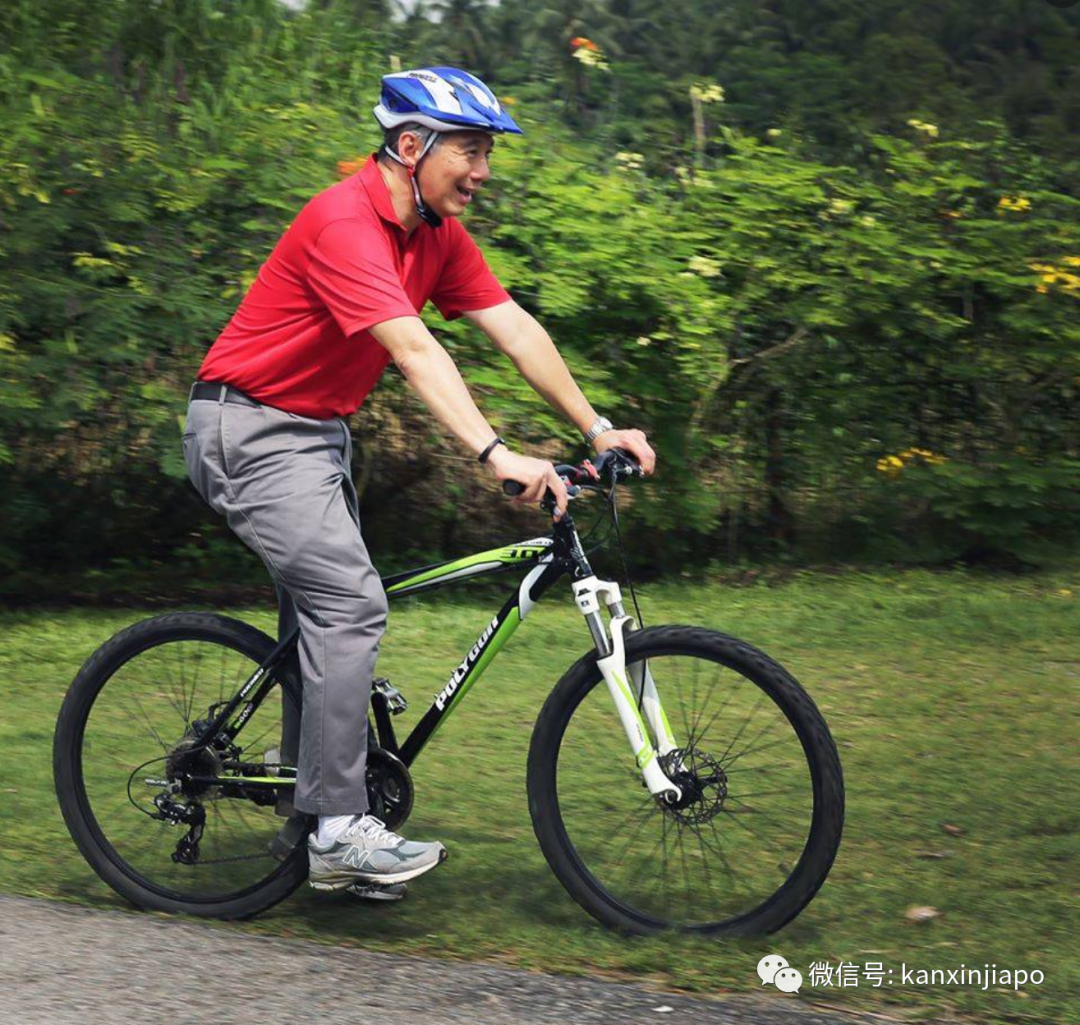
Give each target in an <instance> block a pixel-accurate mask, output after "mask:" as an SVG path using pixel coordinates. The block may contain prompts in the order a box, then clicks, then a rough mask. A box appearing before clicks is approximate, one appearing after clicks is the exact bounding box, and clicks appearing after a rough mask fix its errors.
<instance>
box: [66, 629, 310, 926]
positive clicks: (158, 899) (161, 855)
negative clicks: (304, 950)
mask: <svg viewBox="0 0 1080 1025" xmlns="http://www.w3.org/2000/svg"><path fill="white" fill-rule="evenodd" d="M273 647H274V642H273V641H272V640H271V639H270V638H269V637H268V636H267V635H266V634H264V633H262V632H261V631H259V630H256V629H255V628H254V627H252V626H249V625H248V624H246V623H242V622H239V621H237V620H233V619H227V618H225V617H223V616H218V615H214V614H211V613H187V612H184V613H173V614H170V615H165V616H160V617H157V618H155V619H150V620H146V621H144V622H142V623H137V624H135V625H134V626H131V627H129V628H128V629H126V630H123V631H121V632H120V633H118V634H117V635H116V636H115V637H113V638H111V639H110V640H109V641H107V642H106V643H105V644H104V645H103V646H102V647H101V648H99V649H98V650H97V651H96V652H95V653H94V654H93V655H92V656H91V657H90V658H89V659H88V660H87V662H86V664H85V665H84V666H83V667H82V669H81V670H80V671H79V674H78V676H76V678H75V680H74V681H73V683H72V685H71V687H70V689H69V690H68V693H67V696H66V697H65V699H64V703H63V705H62V707H61V710H60V716H59V720H58V722H57V728H56V737H55V742H54V750H53V768H54V775H55V781H56V790H57V795H58V797H59V800H60V808H61V810H62V812H63V815H64V821H65V822H66V823H67V826H68V829H69V831H70V832H71V836H72V838H73V839H74V841H75V843H76V844H77V845H78V848H79V850H80V851H81V852H82V854H83V856H84V857H85V858H86V860H87V861H88V862H89V863H90V865H91V866H92V867H93V869H94V871H95V872H97V874H98V875H99V876H101V878H102V879H104V880H105V882H107V883H108V884H109V885H110V886H111V887H112V888H113V889H114V890H116V891H117V892H118V893H120V894H121V895H122V896H124V897H126V898H127V899H128V900H130V901H132V902H133V903H135V904H137V905H139V906H140V907H145V908H153V909H155V910H160V911H174V912H184V913H186V914H192V915H204V916H213V917H221V918H238V917H245V916H248V915H253V914H257V913H258V912H260V911H263V910H265V909H266V908H269V907H271V906H272V905H274V904H276V903H277V902H278V901H280V900H282V899H284V898H285V897H287V896H288V895H289V894H290V893H292V892H293V891H294V890H295V889H296V887H297V886H299V885H300V884H301V883H302V882H303V881H304V879H305V878H306V876H307V870H308V861H307V849H306V845H305V843H304V840H305V838H306V832H307V831H306V828H304V826H306V822H303V821H300V822H296V821H294V822H293V823H292V825H291V828H290V829H288V830H286V831H285V832H282V830H283V827H285V826H286V822H287V821H288V820H287V819H286V818H283V817H281V816H279V815H278V814H276V810H275V806H276V804H277V797H278V796H279V794H280V796H282V797H291V796H292V788H291V787H289V786H286V787H282V789H281V790H280V791H277V790H272V789H271V790H262V791H256V790H255V788H248V789H247V790H244V789H243V788H242V787H239V786H230V787H212V788H203V789H202V790H201V791H200V790H199V788H188V790H187V791H186V792H185V793H182V794H180V793H174V792H170V787H169V783H170V781H172V780H174V779H175V777H176V773H177V771H178V770H181V771H184V772H187V773H195V774H200V775H207V776H225V775H228V774H229V772H230V771H234V770H230V769H229V768H228V766H227V764H225V763H228V762H238V761H243V762H245V763H258V764H262V765H265V764H266V763H268V762H270V763H273V762H275V761H277V750H278V749H279V747H280V743H281V730H282V710H283V703H285V704H287V705H288V706H290V707H291V709H292V710H293V711H294V712H295V713H296V715H297V717H298V716H299V703H300V685H299V680H298V679H297V677H296V674H295V671H293V670H290V669H289V668H287V664H286V668H283V669H280V670H279V671H278V673H277V678H276V679H275V682H274V686H273V688H272V690H271V691H270V692H269V693H268V694H267V695H266V697H265V699H264V700H263V701H262V703H261V704H260V706H259V708H258V709H257V710H256V711H255V712H254V714H253V715H252V716H251V717H250V718H249V719H248V720H247V721H246V722H245V723H244V725H243V727H242V729H241V730H240V731H239V732H238V734H237V735H236V738H235V742H234V745H233V748H232V749H231V750H230V751H228V752H220V751H217V752H211V751H209V750H206V749H205V748H203V749H202V750H200V748H201V745H199V744H197V743H196V742H195V738H196V737H197V736H198V733H199V727H200V722H207V721H209V720H210V719H211V718H212V717H213V714H214V710H215V707H216V706H218V705H219V704H221V703H222V702H225V701H228V699H229V698H231V697H232V696H233V695H234V694H235V693H236V692H237V691H238V690H239V689H240V686H241V685H242V684H243V682H244V681H245V680H246V679H247V678H248V677H249V676H250V675H251V673H253V672H254V670H255V669H256V668H257V667H258V665H259V664H260V663H261V662H263V661H264V660H265V659H266V658H267V656H268V655H269V654H270V652H271V650H272V649H273ZM268 771H270V772H275V771H280V770H278V769H275V768H273V767H270V768H269V769H268ZM166 794H167V795H168V801H169V802H170V805H169V808H170V810H171V814H170V816H169V818H171V820H172V821H169V820H168V818H167V819H166V820H163V819H162V816H161V812H162V808H163V805H162V803H161V800H162V795H166ZM155 798H158V802H157V803H155ZM196 823H198V824H200V825H201V827H202V828H201V830H195V829H194V826H195V825H196ZM200 833H201V835H199V834H200ZM193 841H194V842H193Z"/></svg>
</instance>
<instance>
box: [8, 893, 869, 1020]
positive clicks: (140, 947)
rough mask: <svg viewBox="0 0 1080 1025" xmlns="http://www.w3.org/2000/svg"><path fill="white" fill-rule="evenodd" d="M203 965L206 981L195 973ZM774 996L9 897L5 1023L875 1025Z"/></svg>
mask: <svg viewBox="0 0 1080 1025" xmlns="http://www.w3.org/2000/svg"><path fill="white" fill-rule="evenodd" d="M193 962H195V963H200V964H202V965H204V966H205V970H204V972H203V973H202V976H201V981H199V982H196V981H194V979H193V978H192V976H191V975H190V974H189V971H188V968H187V966H188V965H189V964H191V963H193ZM800 1003H801V1001H799V999H798V998H797V997H791V996H784V995H781V994H778V993H777V994H772V995H769V996H761V997H756V996H755V997H731V998H727V999H723V1000H708V999H701V998H695V997H687V996H679V995H674V994H670V993H656V992H650V991H649V990H646V989H644V988H642V987H639V986H634V985H630V984H626V983H613V982H604V981H598V980H591V979H573V978H566V977H562V976H552V975H543V974H540V973H534V972H526V971H521V970H518V969H512V968H504V967H501V966H497V965H484V964H466V963H462V962H457V961H439V960H435V959H432V958H419V957H403V956H397V955H390V954H383V953H372V952H369V951H364V950H357V949H353V948H349V949H343V948H340V947H331V946H324V945H322V944H318V943H312V942H309V941H301V940H282V939H272V938H266V937H262V936H251V935H248V934H246V933H241V932H237V931H234V930H229V929H227V928H220V927H215V926H209V925H203V924H200V923H198V922H186V921H178V920H171V919H167V918H164V917H156V916H152V915H149V914H135V913H124V912H119V911H101V910H97V909H93V908H80V907H76V906H74V905H68V904H57V903H52V902H49V901H44V900H36V899H31V898H28V897H10V896H0V1017H2V1019H3V1020H4V1021H8V1022H18V1023H19V1025H38V1023H41V1025H45V1023H48V1025H69V1023H70V1025H98V1023H103V1022H108V1023H109V1025H150V1023H154V1025H158V1023H165V1022H167V1023H169V1025H195V1023H200V1025H201V1023H205V1022H210V1021H222V1022H228V1023H229V1025H248V1023H250V1025H273V1023H276V1022H289V1023H290V1025H304V1023H307V1022H319V1023H320V1025H337V1023H339V1022H340V1023H349V1025H353V1023H357V1022H367V1021H372V1022H378V1023H379V1025H399V1023H400V1025H442V1023H451V1022H453V1023H457V1022H463V1023H465V1022H467V1023H469V1025H548V1023H559V1025H578V1023H581V1025H592V1023H604V1025H621V1023H629V1022H635V1023H636V1022H667V1021H670V1022H679V1023H680V1025H684V1023H687V1022H702V1023H709V1025H713V1023H715V1025H765V1023H769V1025H868V1023H870V1022H871V1021H877V1022H880V1021H881V1020H882V1019H880V1018H877V1017H873V1018H872V1017H859V1016H853V1015H836V1014H833V1013H832V1012H822V1011H815V1010H812V1009H808V1008H807V1007H805V1006H800Z"/></svg>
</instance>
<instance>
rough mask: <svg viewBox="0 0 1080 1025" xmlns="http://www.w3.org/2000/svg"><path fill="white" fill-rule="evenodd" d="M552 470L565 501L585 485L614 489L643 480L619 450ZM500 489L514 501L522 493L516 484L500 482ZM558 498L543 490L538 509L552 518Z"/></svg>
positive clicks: (638, 467)
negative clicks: (624, 482)
mask: <svg viewBox="0 0 1080 1025" xmlns="http://www.w3.org/2000/svg"><path fill="white" fill-rule="evenodd" d="M554 470H555V474H556V475H557V476H558V478H559V483H560V484H561V485H562V487H563V489H564V490H565V493H566V499H567V501H569V500H571V499H574V498H576V497H577V496H578V495H579V494H581V491H582V488H583V487H584V486H586V485H589V484H594V483H598V484H601V485H602V484H604V483H607V484H610V485H611V486H614V485H615V484H616V483H618V481H620V480H626V479H627V478H629V477H642V476H644V472H643V470H642V469H641V464H640V463H639V462H638V461H637V460H636V459H635V458H634V457H633V456H632V455H630V453H629V452H627V451H626V450H625V449H621V448H609V449H605V450H604V451H603V452H601V453H600V454H599V455H598V456H597V457H596V458H595V459H592V460H590V459H585V460H583V461H582V462H580V463H578V464H577V465H573V464H570V463H557V464H556V465H555V467H554ZM502 488H503V491H504V492H505V493H506V494H507V495H510V496H511V497H515V498H516V497H518V496H520V495H522V494H523V493H524V492H525V486H524V485H523V484H521V483H519V482H518V481H516V480H504V481H503V482H502ZM558 497H559V496H558V495H557V493H556V492H555V490H554V489H553V488H551V487H547V488H546V489H545V492H544V496H543V497H542V498H541V499H540V508H542V509H543V510H544V511H545V512H547V513H550V514H551V515H552V516H555V514H556V513H557V512H558V511H559V509H560V503H559V501H558ZM563 507H564V508H565V506H563ZM557 518H558V516H556V519H557Z"/></svg>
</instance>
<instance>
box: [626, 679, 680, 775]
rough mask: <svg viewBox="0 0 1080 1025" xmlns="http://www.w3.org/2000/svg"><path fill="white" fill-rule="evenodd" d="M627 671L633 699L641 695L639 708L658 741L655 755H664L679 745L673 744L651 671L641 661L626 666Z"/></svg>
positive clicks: (665, 714)
mask: <svg viewBox="0 0 1080 1025" xmlns="http://www.w3.org/2000/svg"><path fill="white" fill-rule="evenodd" d="M627 671H628V672H629V674H630V679H631V680H632V681H633V684H634V687H633V690H634V695H635V697H636V696H637V695H638V694H640V695H641V707H642V708H643V709H644V711H645V718H646V719H648V721H649V725H650V726H652V728H653V734H654V735H655V736H656V739H657V741H658V744H657V753H658V754H661V755H666V754H668V753H669V752H670V751H673V750H674V749H675V748H677V747H678V746H679V745H678V744H677V743H676V742H675V732H674V730H672V728H671V723H670V722H668V717H667V713H666V712H665V711H664V706H663V705H662V704H661V703H660V695H659V693H657V690H656V681H655V680H654V679H653V674H652V669H650V668H649V664H648V662H646V661H645V660H642V661H640V662H635V663H634V664H633V665H632V666H628V667H627ZM642 674H644V677H645V682H644V688H643V687H642V679H641V678H642Z"/></svg>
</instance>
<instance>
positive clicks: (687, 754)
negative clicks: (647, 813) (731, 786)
mask: <svg viewBox="0 0 1080 1025" xmlns="http://www.w3.org/2000/svg"><path fill="white" fill-rule="evenodd" d="M659 763H660V768H661V769H662V770H663V772H664V775H665V776H667V778H668V779H670V780H671V782H672V783H674V784H675V785H676V786H677V787H678V788H679V790H680V791H682V796H681V797H680V798H679V799H678V800H677V801H673V802H670V803H665V805H664V807H665V808H667V810H668V811H670V812H671V814H672V815H674V816H675V818H677V819H678V820H679V821H680V822H685V823H688V824H694V825H696V824H699V823H702V822H708V821H709V820H710V819H712V818H715V817H716V816H717V815H719V814H720V810H721V809H722V808H723V805H724V801H725V799H726V798H727V793H728V788H727V782H728V781H727V775H726V773H725V772H724V770H723V769H722V768H720V763H719V762H718V761H717V760H716V759H715V758H713V757H712V756H711V755H707V754H705V752H704V751H699V750H698V749H697V748H694V747H689V748H682V747H677V748H674V749H673V750H671V751H669V752H668V753H667V754H666V755H661V756H660V759H659Z"/></svg>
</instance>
